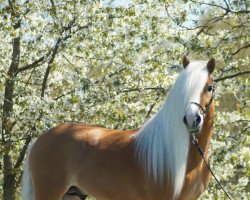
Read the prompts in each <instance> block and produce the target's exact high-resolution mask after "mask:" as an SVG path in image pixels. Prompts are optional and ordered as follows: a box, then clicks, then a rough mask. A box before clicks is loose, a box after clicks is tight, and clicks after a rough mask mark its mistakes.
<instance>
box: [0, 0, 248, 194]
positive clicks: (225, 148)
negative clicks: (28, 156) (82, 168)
mask: <svg viewBox="0 0 250 200" xmlns="http://www.w3.org/2000/svg"><path fill="white" fill-rule="evenodd" d="M208 2H209V3H204V2H203V1H200V2H198V1H191V0H190V1H182V0H169V1H163V2H161V1H135V2H133V4H131V5H130V6H128V7H105V6H101V4H100V3H99V2H98V1H88V0H79V1H52V0H51V1H16V2H14V1H13V2H12V1H8V2H7V1H1V4H0V9H1V15H0V35H1V37H0V38H1V39H0V50H1V58H0V74H1V76H0V94H1V95H0V102H1V104H0V109H1V112H2V113H3V114H2V120H1V121H2V123H1V130H2V138H1V149H0V153H1V157H3V158H4V159H1V162H0V170H1V172H0V177H1V179H0V182H1V185H2V182H3V183H5V182H6V180H7V179H8V176H4V175H6V174H8V173H9V174H11V175H13V177H14V183H15V191H17V192H16V193H17V196H18V193H19V192H18V191H19V183H20V175H21V170H22V161H23V157H24V152H25V150H26V148H27V145H28V144H29V141H30V139H31V138H35V137H37V136H38V135H40V134H42V133H43V132H44V131H46V130H48V129H49V128H51V127H53V126H56V125H58V124H61V123H65V122H82V123H88V124H99V125H102V126H105V127H110V128H118V129H133V128H137V127H140V126H141V125H142V124H143V123H144V122H145V121H146V120H147V119H148V118H149V117H150V116H152V115H153V114H154V113H155V112H157V110H158V108H159V107H160V105H161V104H162V102H163V101H164V99H165V96H166V94H167V92H168V90H169V88H170V87H171V85H172V84H173V82H174V80H175V79H176V77H177V76H178V74H179V73H180V71H181V70H182V66H181V65H180V59H181V58H182V56H183V55H184V54H189V57H191V59H192V58H193V59H202V60H208V58H209V57H211V56H213V57H215V58H216V61H217V65H218V68H217V69H218V70H217V72H216V74H215V75H214V76H215V81H217V87H216V99H217V114H216V118H215V135H214V137H213V141H212V144H211V150H210V152H211V156H210V158H211V165H212V168H213V169H214V171H215V172H216V174H217V176H218V177H219V179H220V180H221V181H222V183H223V184H224V185H225V186H226V188H227V189H228V190H229V191H231V192H232V196H233V197H234V199H247V196H249V192H250V184H249V178H248V177H249V175H250V168H249V166H250V165H249V164H250V163H249V132H250V130H249V127H250V120H249V117H250V111H249V105H250V100H249V96H250V95H249V94H250V91H249V76H247V74H249V73H250V71H249V68H248V67H249V57H248V55H249V49H248V48H249V26H247V23H248V22H249V15H248V14H249V11H248V10H247V3H248V2H247V1H240V4H239V2H238V1H231V0H224V1H221V4H215V3H214V2H213V1H211V2H210V1H208ZM244 74H245V75H244ZM11 83H13V85H12V84H11ZM6 90H8V91H9V93H8V91H6ZM12 90H13V92H12V93H11V91H12ZM6 94H9V95H7V96H6ZM11 94H12V95H11ZM228 108H229V109H228ZM7 158H9V159H10V160H9V162H7V160H8V159H7ZM6 162H7V163H8V165H9V167H7V165H6ZM222 166H223V167H222ZM3 190H6V187H4V186H3V188H2V189H1V191H0V192H1V193H3ZM222 198H225V197H224V194H223V193H222V191H221V190H220V189H219V188H218V186H217V185H216V183H215V182H214V181H211V183H210V185H209V188H208V190H207V191H206V192H205V193H204V194H203V196H202V197H201V198H200V199H222Z"/></svg>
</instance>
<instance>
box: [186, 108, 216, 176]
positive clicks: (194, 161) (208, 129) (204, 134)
mask: <svg viewBox="0 0 250 200" xmlns="http://www.w3.org/2000/svg"><path fill="white" fill-rule="evenodd" d="M212 114H213V113H212ZM206 118H208V119H207V120H206V119H205V122H204V125H203V128H202V131H201V133H199V134H198V135H196V138H197V140H198V143H199V146H200V147H201V149H202V150H203V152H204V155H205V157H206V158H208V148H209V144H210V141H211V137H212V134H213V119H212V118H211V117H210V115H208V116H206ZM209 118H210V119H209ZM200 165H204V161H203V158H202V156H201V155H200V153H199V151H198V149H197V147H195V145H194V144H193V143H192V141H190V150H189V158H188V166H187V173H188V172H189V171H191V170H192V169H194V168H197V167H199V166H200Z"/></svg>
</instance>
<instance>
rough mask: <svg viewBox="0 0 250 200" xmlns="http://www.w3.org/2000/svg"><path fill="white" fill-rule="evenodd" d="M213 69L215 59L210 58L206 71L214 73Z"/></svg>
mask: <svg viewBox="0 0 250 200" xmlns="http://www.w3.org/2000/svg"><path fill="white" fill-rule="evenodd" d="M214 68H215V59H214V58H211V59H210V60H209V61H208V63H207V69H208V71H209V73H210V74H212V73H213V71H214Z"/></svg>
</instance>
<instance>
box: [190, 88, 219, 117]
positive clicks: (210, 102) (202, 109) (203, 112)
mask: <svg viewBox="0 0 250 200" xmlns="http://www.w3.org/2000/svg"><path fill="white" fill-rule="evenodd" d="M214 96H215V93H214V85H212V97H211V99H210V101H209V102H208V104H207V105H206V106H205V108H203V107H202V106H201V105H200V104H199V103H197V102H193V101H192V102H190V104H194V105H196V106H198V107H199V109H200V110H201V111H202V112H201V114H202V115H203V116H204V115H205V114H206V113H207V111H208V109H209V108H210V106H211V104H212V102H213V100H214Z"/></svg>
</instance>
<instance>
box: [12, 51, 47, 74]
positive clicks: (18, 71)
mask: <svg viewBox="0 0 250 200" xmlns="http://www.w3.org/2000/svg"><path fill="white" fill-rule="evenodd" d="M44 58H45V57H44V56H42V57H41V58H39V59H37V60H35V61H34V62H33V63H31V64H28V65H26V66H24V67H20V68H19V69H18V70H17V71H16V75H17V74H18V73H20V72H23V71H26V70H29V69H34V68H36V67H38V66H39V63H40V62H42V61H43V60H44Z"/></svg>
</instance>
